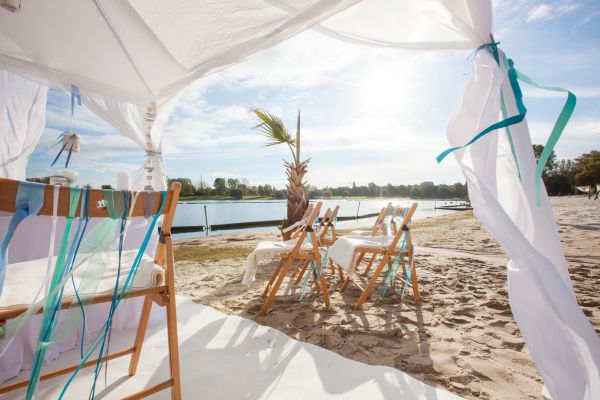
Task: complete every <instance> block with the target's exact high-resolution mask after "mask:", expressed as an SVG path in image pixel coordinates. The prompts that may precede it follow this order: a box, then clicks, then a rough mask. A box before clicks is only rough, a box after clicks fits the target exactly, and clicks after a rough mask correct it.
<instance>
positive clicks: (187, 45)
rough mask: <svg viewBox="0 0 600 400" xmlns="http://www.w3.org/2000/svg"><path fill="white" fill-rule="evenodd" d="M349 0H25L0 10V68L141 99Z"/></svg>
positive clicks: (164, 92) (175, 87) (163, 93)
mask: <svg viewBox="0 0 600 400" xmlns="http://www.w3.org/2000/svg"><path fill="white" fill-rule="evenodd" d="M355 2H356V0H338V1H327V2H317V1H306V0H305V1H296V2H295V3H297V4H296V5H295V8H296V9H298V11H295V12H294V13H293V14H290V12H288V11H283V10H281V9H279V8H278V7H275V6H270V5H269V4H267V3H266V2H263V1H262V0H244V1H222V0H219V1H210V2H198V1H195V0H172V1H171V0H170V1H159V0H130V1H123V0H104V1H100V0H93V1H81V0H57V1H26V2H23V4H22V9H21V11H20V12H19V13H9V12H6V11H4V10H2V12H0V68H3V69H6V70H8V71H11V72H15V73H17V74H20V75H22V76H25V77H27V78H30V79H32V80H36V81H41V82H42V83H48V84H51V85H54V86H56V85H58V86H61V87H62V88H63V89H66V90H68V89H69V88H70V86H71V84H76V85H78V86H79V87H80V89H81V90H82V91H83V92H86V93H88V94H94V95H101V96H106V97H118V98H120V99H123V100H129V101H135V102H140V103H141V102H149V101H153V100H157V99H158V98H165V97H171V96H172V95H173V94H175V93H176V92H178V91H179V90H181V89H182V88H183V87H185V86H186V85H187V84H188V83H190V82H191V81H192V80H194V79H197V78H199V77H201V76H203V75H206V74H208V73H210V72H213V71H215V70H218V69H221V68H223V67H225V66H227V65H230V64H232V63H235V62H238V61H240V60H241V59H242V58H244V57H245V56H248V55H249V54H252V53H254V52H256V51H258V50H261V49H265V48H267V47H270V46H272V45H274V44H276V43H278V42H280V41H282V40H285V39H286V38H289V37H291V36H293V35H294V34H296V33H299V32H301V31H303V30H305V29H306V28H307V26H310V25H312V24H314V23H316V22H320V21H321V20H322V19H324V18H326V17H328V16H330V15H333V14H335V13H336V12H338V11H340V10H343V9H344V8H346V7H348V6H350V5H352V4H354V3H355Z"/></svg>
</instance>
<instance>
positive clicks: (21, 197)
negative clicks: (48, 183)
mask: <svg viewBox="0 0 600 400" xmlns="http://www.w3.org/2000/svg"><path fill="white" fill-rule="evenodd" d="M43 205H44V185H41V184H39V183H32V182H20V183H19V187H18V189H17V195H16V197H15V214H14V215H13V216H12V218H11V219H10V223H9V224H8V228H6V231H5V232H4V235H2V240H1V241H0V294H2V288H3V287H4V278H5V276H6V266H7V265H8V245H9V244H10V241H11V239H12V237H13V235H14V234H15V231H16V230H17V227H18V226H19V224H20V223H21V222H22V221H23V220H24V219H25V218H27V217H28V216H30V215H36V214H37V213H39V212H40V210H41V209H42V206H43Z"/></svg>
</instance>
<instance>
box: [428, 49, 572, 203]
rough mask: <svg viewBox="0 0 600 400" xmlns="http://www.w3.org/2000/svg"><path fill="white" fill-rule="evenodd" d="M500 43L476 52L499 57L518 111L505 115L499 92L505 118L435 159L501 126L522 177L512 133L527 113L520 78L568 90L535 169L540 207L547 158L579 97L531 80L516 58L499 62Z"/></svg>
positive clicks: (444, 156) (468, 144)
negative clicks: (487, 52)
mask: <svg viewBox="0 0 600 400" xmlns="http://www.w3.org/2000/svg"><path fill="white" fill-rule="evenodd" d="M497 44H498V43H496V42H492V43H486V44H484V45H482V46H479V48H477V50H476V51H475V53H477V52H478V51H480V50H483V49H486V50H488V51H489V52H490V54H491V55H492V56H493V57H494V59H495V60H496V62H497V63H498V65H499V66H500V67H504V68H505V70H506V72H507V76H508V79H509V82H510V86H511V89H512V91H513V94H514V97H515V103H516V106H517V111H518V114H517V115H513V116H510V117H506V106H505V103H504V97H503V96H502V92H500V96H501V97H500V100H501V105H502V113H503V116H504V119H503V120H502V121H499V122H496V123H494V124H492V125H490V126H488V127H487V128H485V129H484V130H482V131H481V132H479V133H478V134H477V135H475V136H474V137H473V138H472V139H471V140H469V141H468V142H467V143H466V144H464V145H462V146H456V147H452V148H449V149H447V150H445V151H443V152H441V153H440V154H439V155H438V156H437V157H436V160H437V162H438V163H440V162H442V160H444V158H446V156H448V155H449V154H450V153H453V152H455V151H456V150H459V149H463V148H466V147H468V146H470V145H472V144H473V143H475V142H476V141H478V140H479V139H481V138H482V137H484V136H486V135H487V134H488V133H490V132H494V131H496V130H498V129H502V128H506V131H507V134H508V138H509V142H510V146H511V150H512V154H513V157H514V159H515V162H516V165H517V171H518V174H519V178H521V171H520V168H519V163H518V160H517V155H516V151H515V148H514V143H513V139H512V134H511V132H510V126H511V125H516V124H518V123H520V122H521V121H523V120H524V119H525V115H526V114H527V108H526V107H525V104H524V103H523V93H522V91H521V87H520V86H519V82H518V81H521V82H524V83H526V84H528V85H530V86H533V87H536V88H539V89H543V90H549V91H554V92H563V93H567V100H566V102H565V105H564V106H563V108H562V110H561V112H560V114H559V116H558V119H557V120H556V122H555V123H554V127H553V129H552V132H551V133H550V137H549V138H548V140H547V141H546V145H545V146H544V150H543V151H542V154H541V156H540V159H539V160H538V164H537V168H536V171H535V176H534V185H535V195H536V204H537V206H538V207H539V206H541V181H542V172H543V171H544V165H546V162H547V161H548V158H549V157H550V154H551V153H552V150H554V147H555V146H556V143H557V142H558V140H559V139H560V137H561V135H562V133H563V131H564V129H565V127H566V125H567V123H568V122H569V119H570V118H571V115H572V114H573V110H574V109H575V105H576V97H575V95H574V94H573V93H572V92H571V91H569V90H567V89H564V88H561V87H555V86H543V85H540V84H538V83H536V82H535V81H533V79H531V78H530V77H528V76H527V75H525V74H523V73H521V72H520V71H518V70H517V69H516V68H515V67H514V62H513V60H511V59H507V58H506V57H505V56H502V63H500V60H499V53H498V48H497Z"/></svg>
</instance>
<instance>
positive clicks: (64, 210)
mask: <svg viewBox="0 0 600 400" xmlns="http://www.w3.org/2000/svg"><path fill="white" fill-rule="evenodd" d="M21 183H24V184H27V185H39V186H43V187H44V188H43V190H44V203H43V205H42V208H41V209H40V212H39V213H38V215H45V216H52V215H53V213H52V211H53V206H54V204H53V202H54V196H53V191H54V185H47V184H43V183H34V182H21V181H16V180H12V179H4V178H0V211H5V212H15V199H16V196H17V191H18V189H19V185H20V184H21ZM71 189H72V188H70V187H66V186H61V187H60V189H59V197H58V209H57V215H58V216H61V217H66V216H68V215H69V205H70V204H69V203H70V199H69V197H70V195H69V194H70V190H71ZM79 190H81V189H80V188H79ZM180 190H181V185H180V184H179V183H177V182H175V183H173V185H172V186H171V189H170V190H168V191H167V192H166V200H165V204H164V206H163V209H162V212H161V214H162V215H169V214H170V213H172V212H173V210H174V209H175V207H176V205H177V200H178V199H179V191H180ZM108 192H113V194H114V195H116V196H115V198H118V197H121V196H122V195H123V193H128V194H129V195H130V196H131V198H133V197H134V196H135V194H136V193H135V192H123V191H118V190H109V189H90V190H89V198H88V199H89V200H88V204H87V206H88V216H89V217H90V218H108V217H109V215H108V210H107V209H106V207H100V206H98V203H99V202H101V201H104V199H105V193H108ZM139 193H140V195H139V196H138V198H137V200H136V202H135V205H134V208H133V210H131V216H132V217H140V216H147V215H148V213H150V214H151V215H154V214H156V212H157V211H158V209H159V207H160V202H161V197H162V196H161V193H160V192H139ZM82 205H83V204H82V201H80V202H79V205H78V206H77V211H76V213H75V214H76V215H79V212H80V209H81V207H82ZM167 222H168V223H169V229H170V223H171V222H172V221H168V220H166V219H165V221H163V226H164V225H165V223H167Z"/></svg>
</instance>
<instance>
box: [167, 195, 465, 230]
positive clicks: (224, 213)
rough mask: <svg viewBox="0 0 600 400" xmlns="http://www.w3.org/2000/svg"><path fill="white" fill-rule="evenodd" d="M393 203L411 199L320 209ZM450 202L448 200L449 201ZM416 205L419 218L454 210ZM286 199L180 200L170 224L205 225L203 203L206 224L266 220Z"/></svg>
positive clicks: (354, 209) (345, 224)
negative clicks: (206, 217) (206, 218)
mask: <svg viewBox="0 0 600 400" xmlns="http://www.w3.org/2000/svg"><path fill="white" fill-rule="evenodd" d="M390 201H391V202H392V204H394V205H402V206H405V207H407V206H409V205H410V204H411V203H412V202H414V200H409V199H361V200H338V199H336V200H324V201H323V207H322V210H323V211H322V213H321V214H323V213H324V212H325V210H327V208H328V207H331V208H333V207H335V206H336V205H338V204H339V205H340V211H339V213H338V216H356V215H357V214H358V215H364V214H371V213H378V212H379V211H380V210H381V208H382V207H384V206H385V205H386V204H387V203H388V202H390ZM446 202H447V201H446V200H437V205H438V206H439V205H441V204H443V203H446ZM448 202H449V201H448ZM417 203H419V207H418V208H417V211H416V213H415V216H414V217H413V219H422V218H427V217H432V216H435V215H444V214H448V213H451V212H455V211H448V210H436V209H435V208H434V207H435V204H436V201H434V200H423V201H417ZM286 204H287V203H286V201H285V200H248V201H245V200H237V201H235V200H232V201H227V200H195V201H182V202H180V203H179V204H178V205H177V212H176V214H175V220H174V222H173V226H186V225H188V226H189V225H206V221H205V218H204V206H206V214H207V216H208V225H211V224H227V223H235V222H249V221H265V220H275V219H284V218H285V217H286ZM374 222H375V218H365V219H359V220H352V221H340V222H338V224H337V225H336V226H337V227H338V228H339V229H355V228H361V227H371V226H372V225H373V223H374ZM247 230H254V231H257V230H270V231H276V230H277V228H276V227H266V228H249V229H247ZM241 231H242V230H227V231H215V232H208V234H209V235H222V234H226V233H236V232H241ZM204 235H206V232H191V233H178V234H176V235H174V237H175V238H177V239H183V238H193V237H199V236H204Z"/></svg>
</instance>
